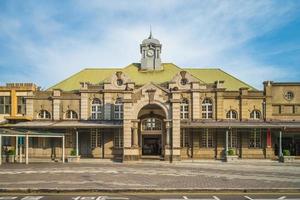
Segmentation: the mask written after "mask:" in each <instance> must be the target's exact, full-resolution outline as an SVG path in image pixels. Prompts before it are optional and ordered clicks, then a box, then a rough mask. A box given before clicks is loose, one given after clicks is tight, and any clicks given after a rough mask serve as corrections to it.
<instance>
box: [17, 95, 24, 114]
mask: <svg viewBox="0 0 300 200" xmlns="http://www.w3.org/2000/svg"><path fill="white" fill-rule="evenodd" d="M25 98H26V97H25V96H17V114H19V115H25V114H26V99H25Z"/></svg>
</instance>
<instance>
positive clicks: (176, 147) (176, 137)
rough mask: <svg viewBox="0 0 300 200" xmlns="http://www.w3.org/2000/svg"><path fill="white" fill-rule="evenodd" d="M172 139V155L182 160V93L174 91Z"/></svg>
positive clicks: (174, 158)
mask: <svg viewBox="0 0 300 200" xmlns="http://www.w3.org/2000/svg"><path fill="white" fill-rule="evenodd" d="M172 97H173V98H172V99H171V102H172V136H171V138H172V140H171V141H170V144H171V148H172V150H171V157H172V160H180V151H181V149H180V102H181V100H180V97H181V94H180V93H177V92H174V93H173V94H172Z"/></svg>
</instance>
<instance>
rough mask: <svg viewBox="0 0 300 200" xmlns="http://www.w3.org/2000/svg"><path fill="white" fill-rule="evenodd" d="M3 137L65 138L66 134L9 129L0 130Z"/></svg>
mask: <svg viewBox="0 0 300 200" xmlns="http://www.w3.org/2000/svg"><path fill="white" fill-rule="evenodd" d="M0 135H1V136H12V137H14V136H20V137H25V136H26V135H28V136H29V137H63V136H64V133H54V132H44V131H31V130H30V131H28V130H22V129H9V128H0Z"/></svg>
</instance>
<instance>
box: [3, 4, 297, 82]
mask: <svg viewBox="0 0 300 200" xmlns="http://www.w3.org/2000/svg"><path fill="white" fill-rule="evenodd" d="M32 6H34V5H32ZM298 7H299V6H298ZM43 9H47V12H43ZM68 9H71V8H68ZM68 9H65V10H64V9H62V10H60V11H59V10H56V9H55V8H51V7H49V8H47V7H38V10H33V11H32V14H31V16H29V17H28V19H27V20H31V22H30V23H31V24H32V26H33V31H34V32H35V34H36V35H38V36H39V37H40V38H42V42H41V41H40V40H35V39H32V38H31V37H28V36H27V35H22V30H21V29H22V28H23V27H22V25H24V24H22V23H24V20H23V19H21V18H19V19H18V18H16V19H13V20H12V19H10V20H11V21H7V22H6V26H5V29H4V30H3V29H0V34H1V32H2V34H3V32H4V31H5V32H6V33H9V34H10V33H12V34H11V35H10V38H11V41H12V45H15V52H16V53H19V54H22V60H21V61H20V62H25V63H26V64H28V65H30V66H34V67H35V69H36V73H35V74H34V75H35V76H36V77H35V78H34V79H33V80H32V81H36V82H37V83H38V84H41V85H42V86H44V87H45V86H51V85H52V84H54V83H56V82H58V81H60V80H62V79H64V78H67V76H69V75H71V74H72V73H75V72H77V71H79V70H81V69H82V68H84V67H116V66H117V67H124V66H126V65H128V64H129V63H132V62H138V61H139V58H140V55H139V44H140V42H141V41H142V39H144V38H145V37H146V36H148V30H149V25H150V24H152V27H153V32H154V36H155V37H156V38H158V39H160V40H161V42H162V44H163V57H162V58H163V61H165V62H173V63H175V64H177V65H179V66H187V67H207V66H215V67H219V68H222V69H224V70H225V71H227V72H230V73H232V74H234V75H235V76H237V78H240V79H242V80H244V81H246V82H248V83H250V84H252V85H254V86H256V87H259V88H261V87H262V85H261V83H262V81H264V80H265V79H266V78H267V79H278V78H280V77H284V76H286V73H284V70H281V69H278V67H277V66H270V65H268V64H265V63H263V62H261V61H259V60H258V59H257V58H256V57H255V56H253V55H250V54H248V48H247V43H248V42H249V41H250V40H252V39H254V38H256V37H259V36H261V35H264V34H266V33H268V32H269V31H272V30H274V29H276V28H278V27H280V26H282V25H283V24H285V23H286V22H288V21H290V20H291V19H292V18H293V13H294V12H295V10H297V6H295V5H294V4H293V3H292V2H288V3H285V4H281V3H280V2H274V1H189V3H187V1H170V0H168V1H151V3H149V1H109V2H108V1H89V4H87V3H86V1H78V2H77V4H75V5H72V9H75V10H78V11H80V12H79V13H80V15H85V14H86V15H87V16H90V17H89V18H87V21H86V23H84V29H81V26H82V25H78V27H77V28H74V26H73V27H72V28H70V27H69V26H68V25H67V24H65V23H66V21H64V20H62V19H58V18H57V15H59V14H62V12H67V11H68ZM80 17H81V16H78V18H80ZM1 21H2V20H1ZM27 23H28V22H27ZM20 24H21V25H20ZM75 27H76V26H75ZM16 47H17V48H16ZM260 53H262V52H260ZM268 53H269V52H268ZM270 71H272V73H271V74H270V73H269V72H270Z"/></svg>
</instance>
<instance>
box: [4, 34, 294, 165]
mask: <svg viewBox="0 0 300 200" xmlns="http://www.w3.org/2000/svg"><path fill="white" fill-rule="evenodd" d="M161 52H162V44H161V43H160V41H159V40H157V39H155V38H154V37H153V36H152V34H150V36H149V37H148V38H146V39H145V40H143V41H142V43H141V44H140V54H141V61H140V63H132V64H129V65H128V66H126V67H124V68H86V69H83V70H82V71H80V72H78V73H76V74H74V75H72V76H70V77H69V78H67V79H65V80H63V81H61V82H59V83H57V84H56V85H54V86H52V87H51V88H49V89H47V90H41V89H39V88H38V87H37V86H36V85H34V84H30V83H10V84H7V85H6V86H1V87H0V123H1V124H0V148H1V154H2V156H1V158H2V162H5V158H4V157H5V155H6V154H7V152H8V151H10V152H13V153H12V154H14V155H15V160H16V161H18V162H19V161H20V160H23V161H24V162H25V160H26V162H27V163H28V159H29V160H30V159H33V158H39V159H44V158H45V159H49V160H61V159H62V160H63V161H64V160H65V159H67V158H68V157H71V156H75V157H77V158H79V157H80V160H82V159H112V160H118V161H136V160H141V159H157V160H167V161H169V160H171V161H172V160H184V159H219V160H224V159H226V157H227V156H228V152H229V151H230V152H231V153H230V154H231V155H232V154H233V155H236V156H237V157H238V158H239V159H250V158H253V159H278V156H280V155H281V154H282V152H283V151H284V150H288V151H289V153H290V154H291V155H293V156H295V157H296V159H297V158H300V82H272V81H265V82H264V83H263V90H258V89H256V88H254V87H252V86H250V85H249V84H247V83H245V82H243V81H241V80H239V79H238V78H236V77H234V76H232V75H230V74H228V73H226V72H224V71H223V70H222V69H219V68H181V67H180V66H177V65H175V64H173V63H163V62H162V60H161ZM270 73H271V72H270ZM77 160H79V159H77Z"/></svg>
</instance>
